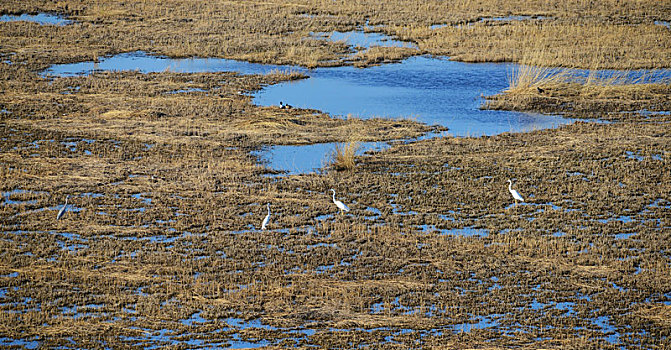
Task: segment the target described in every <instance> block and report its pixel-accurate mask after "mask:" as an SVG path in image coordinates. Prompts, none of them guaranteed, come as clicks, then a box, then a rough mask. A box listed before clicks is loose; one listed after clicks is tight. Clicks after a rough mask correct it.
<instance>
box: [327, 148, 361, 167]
mask: <svg viewBox="0 0 671 350" xmlns="http://www.w3.org/2000/svg"><path fill="white" fill-rule="evenodd" d="M360 147H361V145H360V144H359V142H358V141H350V142H347V143H345V144H341V143H338V144H336V146H335V149H334V150H333V154H332V162H331V166H332V167H333V169H335V170H337V171H343V170H352V169H354V166H355V165H356V162H355V160H354V157H355V156H356V151H357V150H359V148H360Z"/></svg>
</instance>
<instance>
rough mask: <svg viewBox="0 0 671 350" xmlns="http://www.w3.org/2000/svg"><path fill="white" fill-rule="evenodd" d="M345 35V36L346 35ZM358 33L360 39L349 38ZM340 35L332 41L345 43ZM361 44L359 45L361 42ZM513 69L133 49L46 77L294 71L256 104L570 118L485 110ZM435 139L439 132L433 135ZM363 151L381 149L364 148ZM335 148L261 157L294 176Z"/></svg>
mask: <svg viewBox="0 0 671 350" xmlns="http://www.w3.org/2000/svg"><path fill="white" fill-rule="evenodd" d="M340 34H343V35H344V33H340ZM351 35H354V34H351ZM338 38H339V34H338V33H336V34H335V38H334V36H333V35H332V36H331V40H334V39H335V40H339V39H338ZM352 38H354V39H357V40H355V41H354V42H352V44H353V45H360V46H370V45H371V43H372V44H376V43H383V44H384V43H385V42H386V44H387V45H395V41H393V40H388V39H387V40H385V38H384V36H382V35H381V34H376V33H368V34H366V35H359V36H354V37H347V38H344V39H345V40H349V39H352ZM359 41H361V43H357V42H359ZM515 67H516V65H515V64H469V63H460V62H453V61H449V60H447V59H443V58H431V57H423V56H421V57H412V58H409V59H406V60H404V61H402V62H400V63H394V64H386V65H382V66H376V67H370V68H363V69H362V68H354V67H336V68H318V69H312V70H308V69H305V68H301V67H295V66H280V65H268V64H256V63H249V62H242V61H235V60H228V59H217V58H187V59H171V58H167V57H160V56H151V55H147V54H146V53H143V52H133V53H125V54H119V55H116V56H112V57H106V58H103V59H101V60H100V61H99V62H97V63H94V62H92V61H91V62H80V63H73V64H62V65H54V66H52V67H50V68H49V69H48V70H46V71H44V72H43V75H44V76H49V75H57V76H75V75H81V74H89V73H91V72H93V71H96V70H105V71H120V70H137V71H140V72H144V73H149V72H163V71H173V72H184V73H196V72H217V71H236V72H239V73H240V74H267V73H271V72H273V71H296V72H302V73H305V74H306V75H308V76H309V78H308V79H303V80H299V81H294V82H288V83H282V84H277V85H272V86H267V87H265V88H264V89H263V90H261V91H258V92H257V93H255V94H254V103H256V104H257V105H262V106H277V105H278V104H279V101H285V102H288V103H289V104H291V105H293V106H294V107H299V108H309V109H317V110H321V111H323V112H326V113H329V114H331V115H333V116H336V117H345V116H348V115H352V116H355V117H359V118H364V119H366V118H372V117H382V118H411V119H414V120H417V121H420V122H423V123H426V124H429V125H441V126H445V127H448V128H449V133H450V134H452V135H455V136H481V135H495V134H500V133H503V132H522V131H530V130H535V129H546V128H553V127H557V126H559V125H562V124H568V123H571V122H573V120H571V119H566V118H562V117H559V116H550V115H543V114H535V113H520V112H509V111H490V110H482V109H480V106H481V104H482V103H483V96H485V95H492V94H496V93H498V92H500V91H501V90H503V89H505V88H506V87H507V86H508V80H507V77H508V75H509V74H510V73H511V72H512V71H513V69H514V68H515ZM433 136H435V135H433ZM362 146H363V147H362V150H361V151H362V152H363V151H365V150H368V149H371V147H372V148H379V147H380V146H379V145H372V146H371V145H368V144H363V145H362ZM334 147H335V146H334V144H321V145H310V146H272V147H269V148H267V149H266V150H265V153H262V154H260V155H261V158H263V159H265V161H266V162H267V164H268V166H269V167H271V168H273V169H276V170H284V171H287V172H289V173H290V174H296V173H305V172H308V171H311V170H313V169H315V168H320V167H322V166H323V165H324V162H325V159H326V158H328V155H329V154H330V153H332V152H333V149H334Z"/></svg>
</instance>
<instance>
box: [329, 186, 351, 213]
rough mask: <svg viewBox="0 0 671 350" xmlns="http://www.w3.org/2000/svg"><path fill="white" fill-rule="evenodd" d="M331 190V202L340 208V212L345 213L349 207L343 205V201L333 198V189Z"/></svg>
mask: <svg viewBox="0 0 671 350" xmlns="http://www.w3.org/2000/svg"><path fill="white" fill-rule="evenodd" d="M331 191H333V204H335V205H336V207H338V209H340V214H345V213H344V212H346V211H349V208H348V207H347V206H346V205H345V203H343V202H341V201H339V200H337V199H335V190H334V189H331Z"/></svg>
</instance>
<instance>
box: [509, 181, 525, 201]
mask: <svg viewBox="0 0 671 350" xmlns="http://www.w3.org/2000/svg"><path fill="white" fill-rule="evenodd" d="M508 191H509V192H510V194H512V195H513V198H515V206H517V201H520V202H524V198H522V196H520V193H519V192H517V191H515V190H513V181H512V180H510V179H508Z"/></svg>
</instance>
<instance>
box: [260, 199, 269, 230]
mask: <svg viewBox="0 0 671 350" xmlns="http://www.w3.org/2000/svg"><path fill="white" fill-rule="evenodd" d="M266 205H267V206H268V215H266V217H265V218H264V219H263V222H262V223H261V229H262V230H265V229H266V225H268V222H269V221H270V203H268V204H266Z"/></svg>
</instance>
